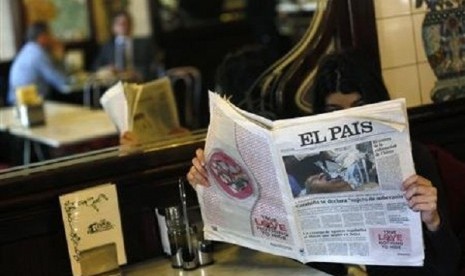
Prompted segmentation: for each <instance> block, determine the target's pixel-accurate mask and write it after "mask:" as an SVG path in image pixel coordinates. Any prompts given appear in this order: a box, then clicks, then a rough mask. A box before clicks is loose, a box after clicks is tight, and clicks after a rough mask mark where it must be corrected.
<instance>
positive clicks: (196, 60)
mask: <svg viewBox="0 0 465 276" xmlns="http://www.w3.org/2000/svg"><path fill="white" fill-rule="evenodd" d="M256 2H262V1H256ZM267 2H268V1H267ZM316 2H317V1H316V0H307V1H288V0H279V1H269V4H263V5H264V6H266V7H261V6H260V5H262V4H257V6H254V5H255V4H254V5H252V4H251V5H250V6H247V1H246V0H218V1H214V2H212V1H200V2H196V3H195V5H193V4H192V3H191V1H184V0H157V1H148V0H147V1H138V0H137V1H136V0H119V1H108V0H77V1H71V2H70V1H67V0H40V1H35V0H34V1H31V0H22V1H13V0H8V1H5V3H7V4H5V3H4V2H3V1H2V3H3V4H2V10H4V9H3V8H5V10H8V11H11V12H10V13H9V14H10V15H11V16H10V17H9V18H8V19H5V20H7V21H8V22H10V23H11V24H4V25H2V26H10V28H11V30H10V31H9V32H8V33H10V34H11V38H10V42H11V40H14V41H15V42H16V43H14V44H15V45H14V46H11V45H10V46H11V47H10V48H15V49H13V50H12V52H15V53H17V52H18V51H19V50H20V49H21V46H22V43H23V40H22V37H23V36H24V33H25V30H26V28H27V26H28V24H29V23H30V22H33V21H35V20H45V21H47V22H49V23H50V26H51V28H52V30H53V32H54V34H55V36H56V37H57V38H59V39H60V40H61V41H62V42H63V43H64V45H65V51H66V61H67V64H68V67H69V68H71V69H70V70H71V71H73V72H76V71H79V70H84V71H87V70H89V71H90V70H92V69H93V68H92V63H93V60H94V59H95V57H96V55H97V53H98V50H97V49H98V48H99V46H100V45H102V43H104V42H105V41H107V40H108V39H109V38H110V37H111V33H110V25H111V15H112V13H113V12H114V11H116V10H119V9H121V8H125V9H127V10H128V11H129V12H130V13H131V14H132V15H133V24H134V36H135V37H137V38H146V39H147V40H150V41H151V42H153V44H154V45H155V47H156V57H155V58H156V61H157V62H159V64H158V65H160V67H159V69H160V70H161V71H159V72H161V73H160V74H161V75H163V74H166V73H171V74H172V77H173V79H174V82H173V89H174V93H180V94H175V96H176V104H177V108H178V111H179V120H180V122H181V124H182V125H183V126H185V127H186V128H187V129H188V130H189V131H190V132H189V133H188V134H189V135H181V136H179V135H176V134H175V135H173V136H168V137H166V139H162V140H161V141H159V142H158V143H151V144H150V145H146V146H144V147H141V148H139V149H138V150H133V151H125V154H127V153H133V154H140V153H141V152H143V151H144V150H149V149H150V148H157V147H159V146H163V145H164V146H166V145H167V144H169V143H172V144H176V143H179V142H182V141H183V140H186V139H190V138H192V139H199V135H200V136H202V135H204V133H205V128H206V126H207V125H208V104H207V91H208V89H212V90H213V89H215V84H216V76H215V74H216V69H217V67H218V66H219V65H220V63H221V62H222V60H223V58H224V57H225V56H226V55H227V54H228V53H232V52H237V51H239V50H240V49H242V48H244V47H246V46H249V45H255V44H257V43H258V42H260V40H261V39H265V40H266V39H270V36H275V37H273V38H272V39H273V45H272V46H273V47H275V48H276V54H275V56H274V57H273V58H274V59H273V60H272V61H270V63H271V62H273V61H275V60H276V59H278V58H279V57H281V56H282V55H284V54H285V53H286V52H288V51H289V49H291V48H292V47H293V46H294V45H295V44H296V43H297V42H298V41H299V40H300V38H301V37H302V35H303V34H304V32H305V30H306V29H307V27H308V25H309V24H310V22H311V20H312V16H313V14H314V12H315V9H316V6H317V4H316ZM206 7H208V8H206ZM212 7H214V8H212ZM263 8H266V10H267V11H268V14H266V15H264V14H263ZM269 22H271V23H272V24H271V25H269V26H267V24H268V23H269ZM250 26H254V28H250ZM2 43H3V42H2ZM10 44H11V43H10ZM11 62H12V58H11V57H10V58H8V57H7V58H6V59H5V60H4V61H3V60H2V76H1V77H2V79H1V81H0V85H1V84H4V83H5V82H6V81H7V79H8V66H10V65H11ZM3 68H5V69H3ZM179 68H181V69H180V70H177V69H179ZM189 68H195V69H196V70H198V72H199V73H200V75H201V80H200V87H198V89H200V92H195V93H198V95H197V94H196V95H197V96H196V97H197V98H194V99H193V98H192V97H191V96H190V98H189V97H186V96H185V94H182V93H185V92H184V90H185V89H186V85H187V84H186V82H185V80H184V79H183V78H185V76H184V75H182V73H185V72H184V71H183V70H185V69H189ZM183 81H184V82H183ZM193 81H196V80H193ZM89 86H90V87H89ZM89 86H88V87H85V86H83V87H82V89H83V91H81V92H79V93H75V94H74V93H73V94H70V95H63V94H60V93H56V92H54V93H53V95H52V101H53V102H52V103H47V104H46V106H45V107H46V116H47V117H46V118H47V121H46V125H45V126H43V127H42V126H38V127H31V128H22V127H20V126H18V115H17V113H16V111H15V109H14V108H13V107H6V106H4V107H2V113H1V114H0V115H1V116H0V126H1V130H0V146H1V148H2V154H1V155H2V156H0V171H2V172H3V174H4V175H7V174H6V172H12V171H13V172H17V171H18V169H23V168H24V165H26V167H29V168H34V170H40V167H41V165H43V164H50V163H53V164H56V163H59V162H62V161H66V162H67V164H70V162H69V160H75V161H72V162H71V163H73V162H81V161H85V160H92V158H96V156H101V157H102V158H106V157H108V156H118V155H120V154H121V153H122V151H121V148H120V147H119V135H118V133H117V131H116V130H115V131H113V132H111V131H104V129H107V130H108V129H110V128H111V127H112V124H111V123H109V122H106V123H102V122H101V121H103V120H104V117H105V114H103V111H102V109H101V108H100V107H99V106H98V104H97V106H86V102H85V101H86V95H85V93H86V90H85V89H87V90H95V91H97V92H98V95H97V97H94V96H88V97H87V100H88V101H91V102H92V101H94V102H93V103H94V104H95V103H96V102H97V103H98V96H100V95H101V94H102V93H103V91H105V89H106V88H107V87H105V85H93V84H92V85H89ZM6 90H7V88H5V87H3V88H2V96H4V95H3V94H5V91H6ZM92 92H93V91H92ZM194 105H195V106H194ZM7 109H8V110H7ZM185 112H190V113H185ZM193 119H195V120H194V121H192V120H193ZM89 121H93V122H94V124H90V125H88V126H83V122H89ZM98 122H100V123H98ZM11 124H14V126H13V127H11ZM75 124H76V125H75ZM57 125H59V127H56V128H54V129H53V130H50V128H51V127H52V126H57ZM84 125H85V124H84ZM89 127H90V128H89ZM79 128H80V129H79ZM73 133H78V134H76V135H78V136H81V137H82V136H83V135H82V134H83V133H88V135H84V136H87V137H84V138H83V139H82V140H81V141H77V142H76V141H74V142H73V139H72V137H71V136H73V135H75V134H73ZM99 133H100V134H99ZM60 139H61V140H60ZM58 140H60V141H58ZM3 149H5V150H3ZM141 149H142V150H141ZM89 156H91V157H89ZM89 158H90V159H89ZM79 160H80V161H79Z"/></svg>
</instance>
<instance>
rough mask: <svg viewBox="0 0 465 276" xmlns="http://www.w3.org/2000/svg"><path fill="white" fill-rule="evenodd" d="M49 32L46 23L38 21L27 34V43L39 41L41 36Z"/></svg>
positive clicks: (29, 28)
mask: <svg viewBox="0 0 465 276" xmlns="http://www.w3.org/2000/svg"><path fill="white" fill-rule="evenodd" d="M47 32H49V27H48V24H47V23H46V22H42V21H37V22H35V23H33V24H31V25H30V26H29V27H28V29H27V32H26V40H27V41H37V39H38V38H39V36H40V35H41V34H44V33H47Z"/></svg>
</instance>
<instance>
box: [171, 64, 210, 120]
mask: <svg viewBox="0 0 465 276" xmlns="http://www.w3.org/2000/svg"><path fill="white" fill-rule="evenodd" d="M166 75H167V76H168V77H169V78H170V80H171V84H172V87H173V91H174V95H175V98H176V103H177V105H178V110H179V112H180V114H179V119H180V121H181V125H182V126H184V127H187V128H189V129H197V128H198V127H199V126H200V104H201V97H202V76H201V73H200V71H199V69H197V68H195V67H193V66H182V67H174V68H171V69H168V70H167V71H166ZM182 112H183V113H182Z"/></svg>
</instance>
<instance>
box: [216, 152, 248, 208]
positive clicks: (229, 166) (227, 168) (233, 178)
mask: <svg viewBox="0 0 465 276" xmlns="http://www.w3.org/2000/svg"><path fill="white" fill-rule="evenodd" d="M208 168H209V172H210V175H211V176H213V177H214V178H215V180H216V182H217V183H218V184H219V186H220V187H221V188H222V189H223V190H224V191H225V192H226V193H227V194H228V195H230V196H232V197H234V198H237V199H246V198H248V197H249V196H251V195H252V194H253V187H252V181H251V179H250V177H249V175H248V174H247V172H246V171H245V170H244V168H242V167H241V166H240V165H239V164H238V162H236V161H235V160H234V159H233V158H232V157H230V156H229V155H227V154H226V153H224V152H222V151H216V152H214V153H213V154H212V155H211V156H210V159H209V161H208Z"/></svg>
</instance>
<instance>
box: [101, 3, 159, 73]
mask: <svg viewBox="0 0 465 276" xmlns="http://www.w3.org/2000/svg"><path fill="white" fill-rule="evenodd" d="M112 32H113V36H112V38H111V39H110V40H109V41H108V42H106V43H105V44H104V45H103V46H102V48H101V49H100V53H99V55H98V57H97V59H96V61H95V64H94V67H95V69H96V70H109V71H111V72H113V73H115V74H116V75H117V76H119V77H120V78H123V79H128V80H133V81H147V80H150V79H154V78H155V77H156V73H155V69H154V68H155V62H154V60H155V56H154V50H153V48H154V45H153V43H152V41H151V40H150V39H135V38H133V37H132V19H131V16H130V15H129V13H127V12H126V11H120V12H118V13H116V14H115V16H114V17H113V23H112Z"/></svg>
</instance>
